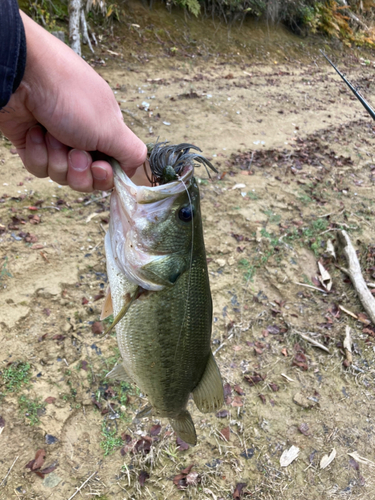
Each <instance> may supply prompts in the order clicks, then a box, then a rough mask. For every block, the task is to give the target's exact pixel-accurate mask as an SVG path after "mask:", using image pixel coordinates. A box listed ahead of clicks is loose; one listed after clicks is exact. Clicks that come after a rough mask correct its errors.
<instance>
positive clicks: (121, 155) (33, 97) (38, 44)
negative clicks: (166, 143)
mask: <svg viewBox="0 0 375 500" xmlns="http://www.w3.org/2000/svg"><path fill="white" fill-rule="evenodd" d="M21 17H22V20H23V23H24V27H25V33H26V41H27V61H26V69H25V74H24V78H23V80H22V82H21V84H20V86H19V88H18V89H17V91H16V92H15V93H14V94H13V95H12V97H11V99H10V101H9V103H8V104H7V105H6V106H5V108H3V110H1V111H0V130H1V131H2V132H3V133H4V135H5V136H6V137H7V138H8V139H9V140H10V141H11V142H12V143H13V144H14V145H15V147H16V148H17V152H18V153H19V155H20V157H21V159H22V161H23V163H24V165H25V167H26V168H27V170H28V171H29V172H31V173H32V174H34V175H36V176H37V177H48V176H49V177H50V178H51V179H52V180H54V181H55V182H58V183H59V184H68V185H69V186H70V187H71V188H73V189H75V190H76V191H84V192H89V191H92V190H93V189H100V190H107V189H110V188H111V187H112V186H113V173H112V168H111V166H110V164H109V163H108V162H106V161H103V160H98V161H93V159H92V157H91V155H90V154H89V151H99V152H101V153H104V154H106V155H108V156H111V157H114V158H115V159H116V160H117V161H118V162H119V163H120V165H121V167H122V168H123V169H124V170H125V172H126V173H127V174H128V175H129V176H132V175H133V174H134V173H135V170H136V169H137V167H139V166H140V165H141V164H142V163H143V162H144V160H145V158H146V153H147V149H146V146H145V144H144V143H143V142H142V141H141V140H140V139H138V137H137V136H136V135H135V134H134V133H133V132H132V131H131V130H130V129H129V128H128V127H127V126H126V125H125V123H124V122H123V118H122V114H121V110H120V108H119V106H118V104H117V102H116V99H115V97H114V95H113V92H112V90H111V89H110V87H109V86H108V85H107V83H106V82H105V81H104V80H103V79H102V78H101V77H100V76H99V75H98V74H97V73H96V72H95V71H94V70H93V69H92V68H91V67H90V66H89V65H88V64H87V63H86V62H85V61H84V60H83V59H81V57H79V56H78V55H76V54H75V53H74V52H73V51H72V50H71V49H70V48H69V47H68V46H67V45H65V44H64V43H63V42H61V41H60V40H58V39H57V38H56V37H54V36H53V35H51V34H50V33H48V32H47V31H46V30H44V29H43V28H42V27H40V26H39V25H38V24H36V23H35V22H34V21H32V20H31V19H30V18H29V17H28V16H26V15H25V14H24V13H21Z"/></svg>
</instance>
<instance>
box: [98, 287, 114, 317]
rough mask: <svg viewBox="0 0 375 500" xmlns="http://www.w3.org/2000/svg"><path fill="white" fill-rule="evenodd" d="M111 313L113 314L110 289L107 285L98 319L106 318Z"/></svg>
mask: <svg viewBox="0 0 375 500" xmlns="http://www.w3.org/2000/svg"><path fill="white" fill-rule="evenodd" d="M111 314H113V305H112V296H111V289H110V287H108V288H107V292H106V294H105V299H104V303H103V308H102V313H101V315H100V321H103V319H105V318H108V316H110V315H111Z"/></svg>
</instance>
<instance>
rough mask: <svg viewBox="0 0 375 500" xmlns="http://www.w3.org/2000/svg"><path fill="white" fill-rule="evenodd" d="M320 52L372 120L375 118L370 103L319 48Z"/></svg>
mask: <svg viewBox="0 0 375 500" xmlns="http://www.w3.org/2000/svg"><path fill="white" fill-rule="evenodd" d="M320 52H321V53H322V54H323V56H324V57H325V58H326V59H327V61H328V62H329V64H330V65H331V66H332V67H333V68H334V70H335V71H336V73H337V74H338V75H339V76H341V78H342V79H343V80H344V82H345V83H346V85H347V86H348V87H349V88H350V90H351V91H352V92H353V94H354V95H355V96H356V98H357V99H358V100H359V102H360V103H361V104H362V106H363V107H364V108H365V109H366V111H367V112H368V113H369V115H370V116H371V117H372V119H373V120H375V111H374V110H373V109H372V107H371V106H370V104H369V103H368V102H367V101H366V99H365V98H364V97H362V96H361V94H360V93H359V92H358V90H356V89H355V88H354V87H353V85H352V84H351V83H350V82H349V80H347V79H346V78H345V76H344V75H343V74H342V73H341V71H340V70H339V69H337V68H336V66H335V65H334V64H333V62H332V61H331V60H330V59H329V58H328V57H327V56H326V55H325V53H324V52H323V51H322V50H320Z"/></svg>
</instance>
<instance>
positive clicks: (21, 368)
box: [2, 362, 31, 392]
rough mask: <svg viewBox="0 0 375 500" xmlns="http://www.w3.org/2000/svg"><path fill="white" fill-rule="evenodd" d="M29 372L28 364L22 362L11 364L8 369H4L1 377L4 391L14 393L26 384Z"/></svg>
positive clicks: (28, 379)
mask: <svg viewBox="0 0 375 500" xmlns="http://www.w3.org/2000/svg"><path fill="white" fill-rule="evenodd" d="M30 370H31V366H30V364H29V363H23V362H17V363H12V364H11V365H10V366H9V367H8V368H4V370H3V372H2V377H3V381H4V384H5V389H6V390H7V391H8V392H15V391H18V390H19V389H20V388H21V387H22V386H23V385H25V384H28V383H29V381H30V377H31V374H30Z"/></svg>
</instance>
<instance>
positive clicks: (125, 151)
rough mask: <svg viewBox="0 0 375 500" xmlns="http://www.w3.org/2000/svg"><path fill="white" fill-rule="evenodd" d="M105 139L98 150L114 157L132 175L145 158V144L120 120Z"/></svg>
mask: <svg viewBox="0 0 375 500" xmlns="http://www.w3.org/2000/svg"><path fill="white" fill-rule="evenodd" d="M120 113H121V112H120ZM107 139H108V140H107V141H105V142H104V143H103V145H102V147H100V145H98V146H99V147H98V150H99V151H101V152H102V153H105V154H107V155H108V156H112V157H113V158H115V160H117V161H118V162H119V164H120V166H121V168H122V169H123V170H124V171H125V172H126V174H128V175H129V176H132V175H133V174H134V172H135V170H136V169H137V168H138V167H139V166H141V165H142V164H143V163H144V161H145V160H146V157H147V147H146V144H145V143H144V142H142V141H141V140H140V139H139V138H138V137H137V136H136V135H135V134H134V132H132V131H131V130H130V128H129V127H127V126H126V125H125V123H124V122H123V121H122V120H121V123H120V124H119V126H118V127H117V130H116V131H115V130H114V129H112V131H111V136H110V138H108V137H107Z"/></svg>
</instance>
